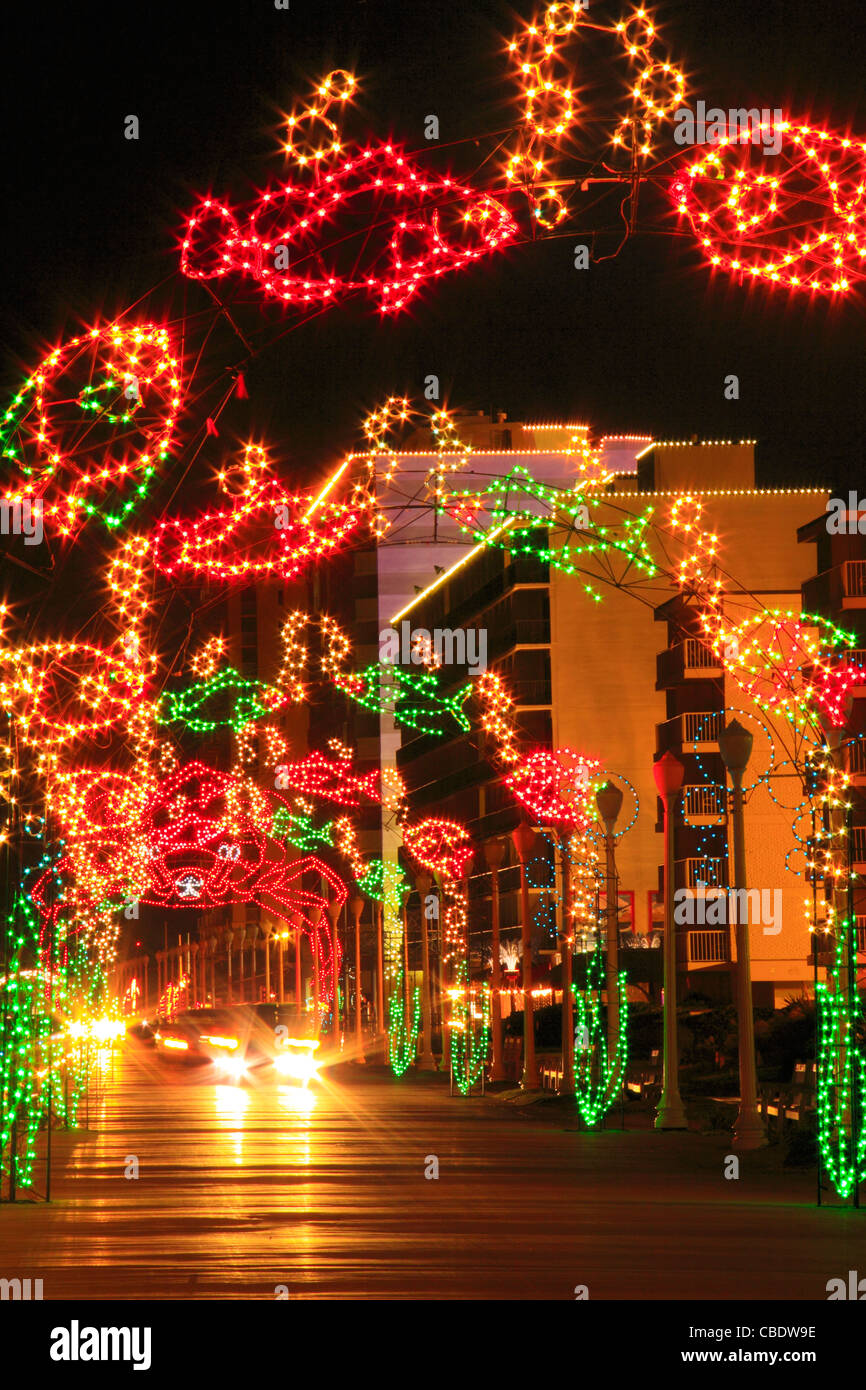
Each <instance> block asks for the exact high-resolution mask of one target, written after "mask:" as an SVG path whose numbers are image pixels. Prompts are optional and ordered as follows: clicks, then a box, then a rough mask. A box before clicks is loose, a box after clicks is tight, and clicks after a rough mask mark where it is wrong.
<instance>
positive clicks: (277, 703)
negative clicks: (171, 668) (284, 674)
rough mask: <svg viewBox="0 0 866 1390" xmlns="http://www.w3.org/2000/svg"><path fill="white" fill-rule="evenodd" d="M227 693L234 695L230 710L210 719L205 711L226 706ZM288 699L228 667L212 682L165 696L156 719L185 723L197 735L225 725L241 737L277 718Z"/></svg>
mask: <svg viewBox="0 0 866 1390" xmlns="http://www.w3.org/2000/svg"><path fill="white" fill-rule="evenodd" d="M226 692H229V693H231V694H233V695H234V698H233V699H232V700H231V701H230V702H229V704H230V708H229V709H228V710H226V711H225V712H224V714H223V716H222V717H220V716H219V715H218V714H217V713H214V714H213V717H211V718H208V717H206V715H204V714H202V710H203V709H205V708H207V707H208V706H209V705H217V706H220V705H224V704H225V703H226V702H225V701H223V700H221V699H220V697H221V696H223V695H224V694H225V693H226ZM286 699H287V697H286V696H285V695H283V694H282V692H281V691H279V690H277V689H276V687H274V686H268V685H266V684H265V683H264V681H259V680H254V679H246V678H244V677H243V676H241V675H239V674H238V672H237V671H235V670H234V669H233V668H232V667H231V666H227V667H225V668H224V669H223V670H222V671H219V672H218V673H217V674H216V675H213V676H211V677H210V678H209V679H208V680H205V681H201V682H199V683H198V684H197V685H193V686H191V687H190V688H189V689H188V690H184V691H182V692H180V693H178V694H174V693H170V692H169V693H167V694H165V695H163V697H162V700H161V703H160V705H159V712H158V713H157V716H156V721H157V723H158V724H172V723H175V722H178V723H182V724H184V725H185V726H186V728H188V729H191V730H193V731H194V732H196V733H210V732H211V731H212V730H213V729H217V728H219V727H220V726H222V725H225V726H227V727H229V728H231V729H233V730H234V731H235V733H239V732H240V730H241V729H243V728H244V727H245V726H246V725H247V724H249V723H250V722H251V721H253V720H256V719H261V718H262V717H263V716H265V715H269V714H273V713H274V712H275V711H276V710H278V709H279V708H280V707H281V706H282V705H284V704H285V703H286Z"/></svg>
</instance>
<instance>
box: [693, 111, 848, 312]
mask: <svg viewBox="0 0 866 1390" xmlns="http://www.w3.org/2000/svg"><path fill="white" fill-rule="evenodd" d="M718 126H719V128H718V129H716V130H713V132H712V146H711V148H710V149H709V150H707V151H706V152H705V153H702V154H701V155H700V156H699V157H698V158H694V157H692V158H691V159H690V162H689V164H688V167H687V168H686V169H685V171H684V172H683V174H682V175H681V176H680V177H678V178H677V179H676V180H675V181H674V183H673V184H672V188H671V193H672V197H673V199H674V201H675V202H676V205H677V208H678V210H679V212H680V214H681V215H684V216H685V217H687V219H688V221H689V223H690V224H691V227H692V230H693V231H694V233H695V236H696V237H697V239H698V241H699V243H700V246H701V248H702V250H703V251H704V253H705V255H706V257H707V259H708V261H709V264H710V265H711V266H713V267H715V268H717V269H719V270H725V271H728V272H731V273H733V274H734V275H735V276H736V278H737V279H738V280H739V281H740V283H749V282H752V283H755V284H761V283H763V284H773V285H782V286H784V287H785V288H786V289H788V290H795V291H796V290H808V291H809V292H810V293H812V294H816V293H820V294H836V295H842V294H844V293H845V292H846V291H847V290H849V289H850V288H851V287H852V285H854V284H856V283H859V282H861V281H862V280H863V278H864V257H866V225H864V214H866V178H864V174H866V160H864V156H866V144H864V142H863V141H862V140H852V139H851V138H850V137H849V136H847V135H839V134H837V133H835V132H834V131H830V130H824V129H822V128H820V127H817V126H815V125H814V124H812V123H811V122H809V121H803V120H797V119H793V118H790V117H784V118H783V119H781V120H778V119H777V118H776V117H774V118H773V120H772V121H764V122H759V123H758V130H757V134H758V135H759V140H757V141H756V140H755V138H754V134H755V132H753V131H752V130H749V129H745V130H743V129H738V128H731V127H729V126H728V125H726V124H725V122H724V121H719V122H718ZM771 139H772V140H774V141H778V152H775V153H774V156H773V159H772V168H768V162H767V160H766V158H765V157H764V156H765V154H766V144H767V143H769V141H770V140H771Z"/></svg>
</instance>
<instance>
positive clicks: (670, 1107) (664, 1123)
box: [653, 752, 688, 1129]
mask: <svg viewBox="0 0 866 1390" xmlns="http://www.w3.org/2000/svg"><path fill="white" fill-rule="evenodd" d="M684 771H685V769H684V768H683V765H682V763H681V762H680V761H679V759H678V758H675V757H674V755H673V754H672V753H670V752H667V753H665V754H663V756H662V757H661V758H659V760H658V762H656V763H654V764H653V776H654V778H655V783H656V787H657V789H658V791H659V794H660V795H661V797H662V801H663V803H664V827H665V836H664V838H665V869H664V882H665V939H664V992H665V998H664V1058H663V1071H662V1078H663V1079H662V1093H661V1097H660V1099H659V1104H658V1109H657V1110H656V1118H655V1128H656V1129H688V1124H687V1122H686V1113H685V1110H684V1109H683V1103H682V1100H681V1099H680V1086H679V1053H678V1050H677V1049H678V1042H677V943H676V935H675V932H676V924H675V922H674V805H675V803H676V799H677V797H678V795H679V792H680V788H681V787H682V784H683V775H684Z"/></svg>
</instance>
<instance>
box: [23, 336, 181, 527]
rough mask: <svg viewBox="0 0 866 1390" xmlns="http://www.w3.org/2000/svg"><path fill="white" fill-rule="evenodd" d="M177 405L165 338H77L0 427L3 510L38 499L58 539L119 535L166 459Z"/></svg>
mask: <svg viewBox="0 0 866 1390" xmlns="http://www.w3.org/2000/svg"><path fill="white" fill-rule="evenodd" d="M182 399H183V396H182V388H181V382H180V369H179V365H178V361H177V358H176V357H175V356H174V355H173V350H172V343H171V338H170V336H169V333H168V330H167V329H165V328H160V327H159V326H157V325H156V324H152V323H144V324H137V325H132V326H129V327H127V326H124V325H120V324H110V325H107V326H106V327H102V328H93V329H91V330H90V332H88V333H81V334H78V335H77V336H76V337H74V338H71V339H70V340H69V341H68V342H66V343H63V344H62V345H61V346H60V347H58V348H55V349H54V351H53V352H51V353H49V354H48V356H47V357H45V358H44V359H43V361H42V362H41V363H40V364H39V366H38V367H37V368H36V371H35V372H34V373H33V375H32V376H31V377H29V378H28V380H27V381H26V382H25V383H24V386H23V387H22V388H21V390H20V391H19V393H18V395H17V396H16V397H15V398H14V400H13V401H12V403H11V405H10V407H9V409H8V410H7V411H6V412H5V414H4V415H3V417H2V421H0V455H2V457H3V459H4V461H5V463H6V464H7V467H11V473H12V481H11V482H10V481H9V480H8V477H7V481H6V483H5V486H4V488H3V494H2V495H3V500H4V501H7V502H15V501H19V502H20V501H21V500H22V499H23V498H41V499H42V501H43V521H44V523H45V525H46V527H47V529H49V530H50V531H53V532H56V533H57V534H58V535H60V536H70V535H72V534H73V533H74V532H75V531H76V530H77V529H78V527H79V526H80V525H81V523H82V522H84V521H86V520H87V519H88V517H91V516H99V517H101V519H102V520H103V521H104V522H105V524H106V525H107V526H110V527H113V528H114V527H118V526H120V525H121V524H122V523H123V522H124V521H125V520H126V519H127V517H128V516H129V514H130V513H131V512H132V510H133V509H134V508H135V507H136V506H137V505H138V503H139V502H140V501H141V499H142V498H143V497H145V496H146V494H147V492H148V489H149V486H150V482H151V479H152V477H153V475H154V473H156V471H157V470H158V468H159V467H160V465H161V463H162V462H163V461H164V460H165V459H166V458H167V457H168V453H169V450H170V448H171V445H172V437H173V433H174V428H175V421H176V418H177V415H178V412H179V410H180V408H181V404H182Z"/></svg>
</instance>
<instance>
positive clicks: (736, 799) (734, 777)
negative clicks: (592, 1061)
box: [728, 768, 767, 1149]
mask: <svg viewBox="0 0 866 1390" xmlns="http://www.w3.org/2000/svg"><path fill="white" fill-rule="evenodd" d="M728 770H729V772H730V774H731V781H732V783H733V831H734V889H735V891H736V898H735V902H736V903H737V906H738V908H739V904H740V903H743V904H744V905H745V904H746V903H747V901H748V900H747V898H746V893H745V888H746V838H745V833H744V826H743V770H742V768H729V769H728ZM740 889H742V890H743V891H742V893H741V892H740V891H739V890H740ZM748 915H749V914H748V908H745V910H744V911H743V912H742V913H741V912H740V911H739V910H737V913H736V916H737V1012H738V1015H739V1029H738V1033H739V1047H738V1052H739V1058H740V1108H739V1111H738V1113H737V1118H736V1121H735V1123H734V1138H733V1143H734V1147H735V1148H739V1149H760V1148H763V1146H764V1145H765V1144H766V1142H767V1131H766V1129H765V1126H764V1121H763V1120H762V1118H761V1113H760V1111H759V1109H758V1077H757V1068H756V1065H755V1014H754V1010H753V1008H752V962H751V946H750V942H749V921H748ZM741 917H745V919H746V920H745V921H741V920H740V918H741Z"/></svg>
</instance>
